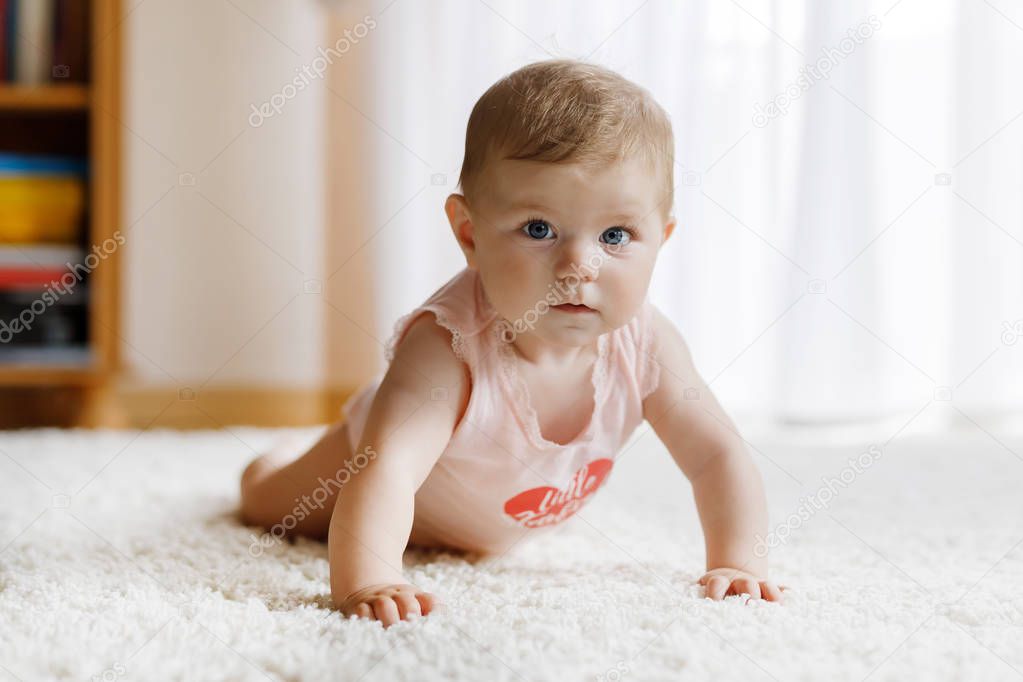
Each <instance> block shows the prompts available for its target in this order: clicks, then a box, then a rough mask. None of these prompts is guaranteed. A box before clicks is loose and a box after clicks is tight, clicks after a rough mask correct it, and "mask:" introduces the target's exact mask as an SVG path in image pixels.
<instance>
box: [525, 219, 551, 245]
mask: <svg viewBox="0 0 1023 682" xmlns="http://www.w3.org/2000/svg"><path fill="white" fill-rule="evenodd" d="M522 229H523V231H525V233H526V234H527V235H529V237H530V238H531V239H537V240H542V239H547V238H548V235H551V236H553V234H554V231H553V230H551V226H550V225H548V224H547V221H545V220H530V221H529V222H528V223H526V224H525V225H523V226H522Z"/></svg>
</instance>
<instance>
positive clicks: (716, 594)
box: [707, 575, 728, 601]
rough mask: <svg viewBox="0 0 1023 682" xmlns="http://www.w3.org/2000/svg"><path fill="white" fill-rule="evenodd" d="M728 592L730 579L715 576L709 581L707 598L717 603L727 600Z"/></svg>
mask: <svg viewBox="0 0 1023 682" xmlns="http://www.w3.org/2000/svg"><path fill="white" fill-rule="evenodd" d="M727 591H728V578H726V577H724V576H723V575H714V576H711V577H710V579H709V580H707V596H708V597H709V598H711V599H713V600H715V601H720V600H721V599H724V598H725V592H727Z"/></svg>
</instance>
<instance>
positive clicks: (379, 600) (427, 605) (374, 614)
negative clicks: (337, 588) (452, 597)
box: [338, 583, 443, 628]
mask: <svg viewBox="0 0 1023 682" xmlns="http://www.w3.org/2000/svg"><path fill="white" fill-rule="evenodd" d="M439 606H443V604H441V602H440V601H439V600H438V599H437V598H436V597H434V596H433V595H432V594H430V593H429V592H423V591H422V590H420V589H419V588H418V587H416V586H415V585H409V584H407V583H406V584H387V583H383V584H380V585H370V586H368V587H364V588H362V589H361V590H356V591H355V592H353V593H351V594H350V595H348V597H347V598H346V599H345V600H344V602H342V603H341V605H340V606H339V607H338V609H339V610H340V611H341V613H343V614H344V615H345V616H353V615H354V616H359V617H360V618H369V619H373V620H378V621H380V622H381V623H382V624H383V626H384V627H385V628H386V627H390V626H391V625H394V624H395V623H397V622H398V621H399V620H408V617H409V615H410V614H413V613H414V614H416V615H417V616H426V615H428V614H429V613H430V612H431V611H433V610H435V609H436V608H437V607H439Z"/></svg>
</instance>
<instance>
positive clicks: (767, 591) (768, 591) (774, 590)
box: [760, 580, 784, 602]
mask: <svg viewBox="0 0 1023 682" xmlns="http://www.w3.org/2000/svg"><path fill="white" fill-rule="evenodd" d="M760 593H761V594H762V595H763V597H764V599H766V600H767V601H777V602H780V601H783V600H784V597H783V596H782V593H781V589H779V588H778V586H777V585H775V584H774V583H773V582H771V581H770V580H764V581H761V583H760Z"/></svg>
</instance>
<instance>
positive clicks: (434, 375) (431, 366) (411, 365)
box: [388, 310, 469, 399]
mask: <svg viewBox="0 0 1023 682" xmlns="http://www.w3.org/2000/svg"><path fill="white" fill-rule="evenodd" d="M453 344H454V337H453V335H452V332H451V331H450V330H449V329H447V328H446V327H444V326H442V325H440V324H438V323H437V318H436V314H435V313H433V312H432V311H430V310H423V311H421V312H420V313H418V314H416V316H415V317H414V318H413V319H412V320H409V321H407V324H406V326H405V331H404V333H403V334H402V335H401V337H400V338H399V339H397V340H396V341H395V346H394V355H393V359H392V360H391V364H390V367H389V368H388V374H395V375H397V376H396V378H402V379H403V380H404V383H408V384H418V385H420V386H422V387H423V390H424V391H425V392H426V393H427V394H429V395H430V397H431V399H437V396H438V395H446V396H448V397H450V396H451V395H452V394H453V395H454V397H456V398H458V397H462V396H463V395H464V397H466V398H467V397H468V391H469V372H468V368H467V366H466V364H465V362H464V361H463V360H462V359H461V358H459V357H458V355H457V354H456V353H455V350H454V345H453ZM445 399H446V398H445Z"/></svg>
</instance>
